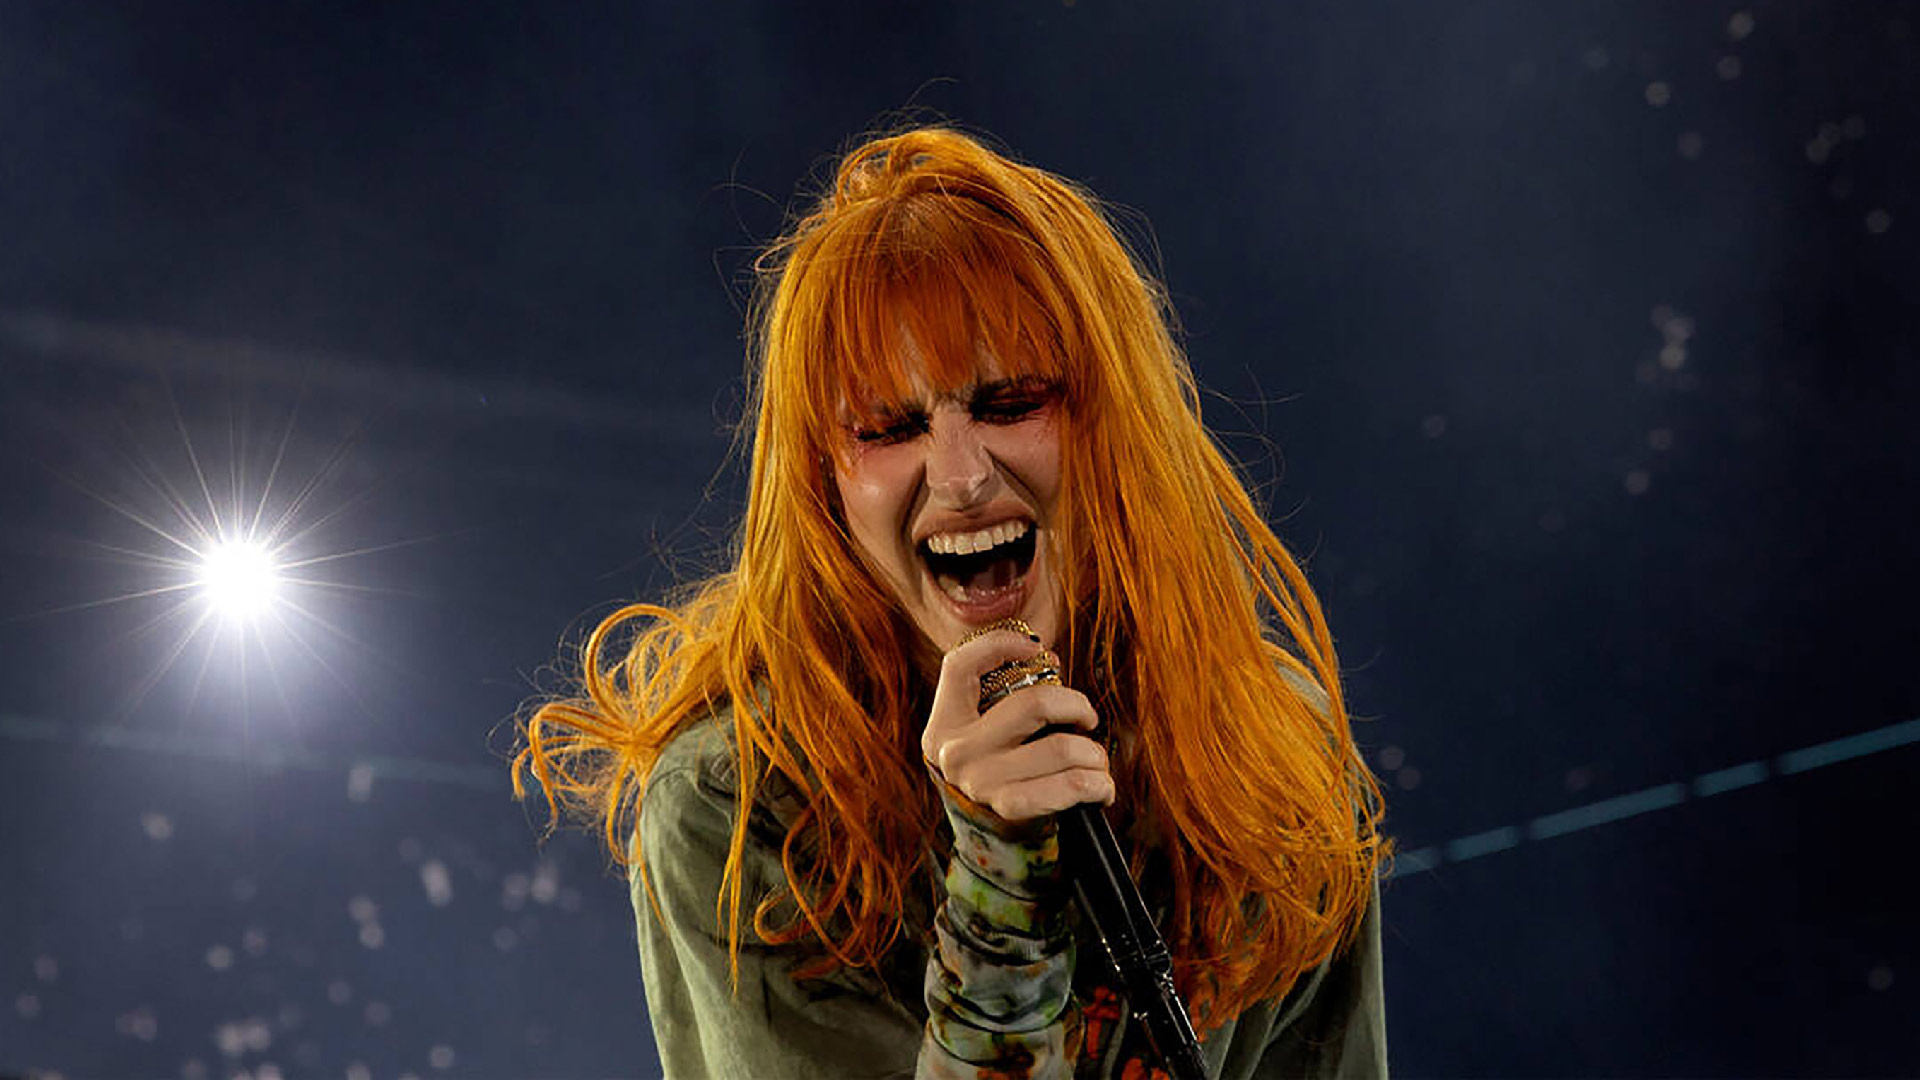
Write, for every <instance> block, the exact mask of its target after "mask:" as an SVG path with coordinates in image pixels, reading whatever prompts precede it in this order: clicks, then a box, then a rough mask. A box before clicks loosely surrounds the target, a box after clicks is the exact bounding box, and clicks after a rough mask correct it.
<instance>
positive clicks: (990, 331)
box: [805, 192, 1075, 419]
mask: <svg viewBox="0 0 1920 1080" xmlns="http://www.w3.org/2000/svg"><path fill="white" fill-rule="evenodd" d="M873 211H874V212H873V213H872V214H867V215H858V216H859V217H860V218H863V219H865V220H860V221H843V222H842V223H841V225H842V227H841V228H837V229H834V230H833V233H834V235H830V236H822V237H820V238H819V240H820V243H819V246H818V247H817V248H816V249H815V250H814V251H813V252H810V253H809V255H810V257H811V260H818V261H820V262H824V263H827V264H830V265H831V266H832V267H833V273H832V274H829V275H825V276H826V277H827V279H828V282H829V283H828V284H827V286H826V290H825V295H822V296H819V297H818V298H817V302H818V303H819V304H820V306H821V308H822V309H823V310H821V311H820V312H819V313H818V314H819V316H820V317H819V318H818V320H817V322H816V324H815V325H817V326H818V327H819V329H820V338H821V340H819V341H817V342H815V343H813V347H812V348H809V349H807V350H805V351H806V352H808V353H810V354H812V356H813V358H814V360H815V364H814V366H815V372H814V373H813V374H814V376H815V377H813V378H809V379H807V380H806V381H807V382H808V383H809V388H810V390H811V391H812V392H813V396H814V397H815V399H816V403H817V404H818V405H820V406H823V407H824V408H823V410H822V415H824V416H826V417H835V418H837V417H842V416H845V415H847V414H851V416H852V417H853V418H858V419H874V418H877V417H880V416H883V415H886V414H890V413H899V412H903V411H907V410H910V409H914V408H924V407H928V406H929V405H930V404H931V403H930V402H926V401H923V400H921V396H922V395H923V394H928V393H931V394H933V395H945V394H951V393H954V392H955V391H958V390H960V389H962V388H964V387H966V386H969V385H972V384H974V383H976V382H979V381H982V376H983V370H982V369H983V365H984V364H985V363H986V362H987V360H988V358H989V357H990V358H991V361H992V363H993V364H994V366H995V368H996V369H997V376H998V377H1000V378H1006V379H1014V380H1021V379H1035V378H1037V379H1042V380H1045V381H1047V382H1049V383H1055V384H1059V385H1061V386H1062V387H1063V388H1066V387H1070V386H1071V385H1072V384H1073V382H1074V381H1075V380H1074V379H1073V377H1072V373H1071V372H1070V371H1069V370H1068V367H1069V364H1068V357H1069V352H1068V349H1067V347H1066V342H1065V338H1066V335H1065V333H1063V329H1062V328H1063V325H1065V324H1066V323H1067V322H1068V319H1067V316H1066V310H1065V309H1066V305H1065V303H1064V302H1063V297H1064V295H1065V293H1064V290H1063V289H1062V288H1061V287H1060V284H1059V282H1057V281H1055V280H1054V279H1053V276H1052V273H1051V269H1050V260H1049V259H1048V258H1047V257H1046V255H1045V253H1044V252H1043V251H1042V250H1041V248H1040V245H1039V244H1038V243H1036V242H1035V241H1034V240H1033V239H1031V238H1030V237H1027V236H1024V235H1022V234H1021V233H1020V232H1019V231H1018V230H1017V229H1016V228H1015V227H1014V226H1013V225H1012V223H1011V222H1010V221H1008V220H1007V219H1006V218H1005V217H1004V216H1002V215H1001V214H1000V213H998V212H997V211H995V210H993V209H992V208H990V207H988V206H986V205H984V204H982V203H980V202H979V201H978V200H976V199H972V198H967V197H964V196H955V195H949V194H942V193H932V192H919V193H915V194H913V195H910V196H907V197H905V198H902V199H899V200H897V201H894V202H890V203H887V204H884V205H881V206H876V207H874V208H873ZM835 249H841V250H835Z"/></svg>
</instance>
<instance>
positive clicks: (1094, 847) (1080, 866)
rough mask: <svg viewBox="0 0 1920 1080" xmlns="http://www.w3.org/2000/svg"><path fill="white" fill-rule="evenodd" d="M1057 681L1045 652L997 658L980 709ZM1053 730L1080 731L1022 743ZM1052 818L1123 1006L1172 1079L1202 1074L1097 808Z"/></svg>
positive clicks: (1164, 963)
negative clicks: (1018, 658) (1005, 659)
mask: <svg viewBox="0 0 1920 1080" xmlns="http://www.w3.org/2000/svg"><path fill="white" fill-rule="evenodd" d="M1020 628H1021V629H1024V628H1025V627H1024V624H1022V625H1021V627H1020ZM1060 682H1061V679H1060V669H1059V661H1058V659H1057V658H1055V657H1054V656H1053V654H1052V653H1051V652H1049V651H1047V650H1042V651H1041V652H1040V654H1039V655H1038V656H1036V657H1034V658H1032V659H1030V660H1024V661H1011V662H1009V663H1006V664H1002V665H1000V666H999V667H997V668H995V669H994V670H992V671H990V672H988V673H987V674H986V675H985V676H983V677H982V678H981V695H980V711H982V712H985V711H986V710H987V709H989V708H991V707H992V706H993V705H994V704H995V703H996V702H998V701H1000V700H1001V699H1002V698H1005V697H1006V696H1007V695H1009V694H1012V693H1015V692H1017V691H1019V690H1023V689H1026V688H1027V687H1029V686H1037V685H1041V684H1044V683H1052V684H1056V685H1057V684H1059V683H1060ZM1057 731H1068V732H1074V733H1075V734H1078V732H1077V731H1076V730H1075V729H1073V728H1069V727H1066V726H1063V725H1053V726H1049V727H1046V728H1043V729H1042V730H1040V731H1038V732H1035V733H1034V734H1033V736H1032V737H1031V738H1029V739H1028V740H1027V741H1028V742H1032V741H1033V740H1034V739H1040V738H1044V737H1046V736H1047V735H1051V734H1053V733H1054V732H1057ZM1055 819H1056V821H1057V822H1058V824H1059V829H1060V857H1061V859H1062V860H1064V861H1065V863H1066V869H1067V877H1068V879H1069V880H1070V881H1071V882H1072V883H1073V892H1074V897H1075V899H1077V900H1078V901H1079V903H1080V910H1081V913H1082V914H1084V915H1085V916H1086V917H1087V919H1088V921H1089V922H1091V923H1092V924H1093V929H1094V932H1095V936H1097V937H1098V938H1099V939H1100V944H1101V947H1102V948H1104V949H1105V950H1106V953H1107V959H1108V960H1109V961H1111V962H1112V964H1113V968H1114V971H1116V972H1117V973H1119V976H1120V981H1121V986H1122V988H1123V989H1124V990H1125V992H1126V996H1127V1011H1128V1012H1130V1013H1132V1014H1133V1018H1134V1020H1135V1021H1136V1022H1138V1023H1140V1024H1141V1025H1142V1026H1144V1027H1145V1028H1146V1030H1147V1039H1148V1041H1149V1042H1150V1043H1152V1044H1153V1049H1154V1052H1155V1053H1156V1054H1158V1055H1159V1056H1160V1060H1161V1062H1162V1064H1164V1065H1165V1066H1166V1068H1167V1071H1168V1072H1169V1073H1171V1074H1172V1075H1173V1077H1174V1080H1206V1077H1207V1066H1206V1060H1205V1058H1204V1057H1203V1056H1202V1054H1201V1052H1200V1040H1199V1038H1198V1036H1196V1035H1195V1034H1194V1030H1193V1022H1192V1021H1191V1020H1190V1019H1188V1017H1187V1006H1186V1002H1185V1001H1183V1000H1181V998H1180V992H1179V990H1178V989H1177V988H1175V986H1174V984H1173V954H1172V953H1171V952H1169V951H1168V949H1167V943H1166V941H1165V939H1163V938H1162V937H1161V936H1160V930H1159V928H1158V927H1156V926H1155V925H1154V924H1153V916H1152V915H1151V914H1149V913H1148V911H1147V905H1146V902H1145V901H1144V900H1142V899H1141V898H1140V887H1139V886H1138V885H1136V884H1135V883H1134V880H1133V875H1132V874H1131V873H1130V872H1128V870H1127V860H1126V856H1125V855H1124V854H1123V853H1122V852H1121V850H1120V842H1119V840H1118V839H1116V838H1115V837H1114V835H1113V826H1112V825H1111V824H1109V823H1108V821H1107V816H1106V815H1105V814H1104V813H1102V812H1101V809H1100V807H1098V806H1093V805H1090V804H1086V803H1082V804H1080V805H1078V806H1070V807H1068V808H1067V809H1065V810H1062V811H1061V812H1060V813H1059V814H1057V815H1055Z"/></svg>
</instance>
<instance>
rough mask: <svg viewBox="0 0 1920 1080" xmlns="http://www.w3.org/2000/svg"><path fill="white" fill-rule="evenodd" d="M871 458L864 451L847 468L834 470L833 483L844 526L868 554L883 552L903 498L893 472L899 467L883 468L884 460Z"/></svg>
mask: <svg viewBox="0 0 1920 1080" xmlns="http://www.w3.org/2000/svg"><path fill="white" fill-rule="evenodd" d="M875 457H876V455H873V454H867V455H865V456H864V457H862V458H861V459H860V460H859V461H857V462H856V463H855V464H854V465H852V466H851V467H843V468H837V469H835V470H834V482H835V483H836V484H837V485H838V486H839V489H840V505H841V506H842V507H843V508H844V509H845V512H846V515H847V529H848V530H849V531H850V532H852V533H853V536H854V539H856V540H858V541H859V542H860V543H861V545H862V546H864V547H866V548H867V549H868V551H869V553H871V554H873V555H884V554H885V552H884V551H883V550H880V549H881V548H884V547H886V546H888V544H887V541H888V540H889V539H890V538H891V537H892V536H893V535H894V533H896V532H898V531H899V516H900V514H901V512H902V509H901V508H902V507H903V506H904V505H905V497H904V495H903V494H902V492H901V490H900V481H899V477H898V476H897V475H894V474H896V473H897V472H898V471H899V470H897V469H888V468H886V463H885V462H883V461H876V460H875Z"/></svg>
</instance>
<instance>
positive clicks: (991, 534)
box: [927, 521, 1029, 555]
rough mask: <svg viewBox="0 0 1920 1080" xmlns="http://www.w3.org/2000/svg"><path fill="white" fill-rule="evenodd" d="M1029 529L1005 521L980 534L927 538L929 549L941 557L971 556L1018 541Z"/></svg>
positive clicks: (1024, 525)
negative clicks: (1010, 541) (977, 552)
mask: <svg viewBox="0 0 1920 1080" xmlns="http://www.w3.org/2000/svg"><path fill="white" fill-rule="evenodd" d="M1028 528H1029V525H1028V524H1027V522H1024V521H1003V522H1001V523H1000V524H998V525H989V526H987V527H986V528H984V529H981V530H980V531H979V532H967V533H935V534H933V535H932V536H929V537H927V549H928V550H929V551H932V552H934V553H936V554H940V555H971V554H973V553H974V552H976V551H985V550H987V549H988V548H990V547H995V546H997V545H1000V544H1004V543H1006V542H1008V541H1009V540H1018V539H1019V538H1021V537H1023V536H1025V535H1027V529H1028Z"/></svg>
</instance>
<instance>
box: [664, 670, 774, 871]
mask: <svg viewBox="0 0 1920 1080" xmlns="http://www.w3.org/2000/svg"><path fill="white" fill-rule="evenodd" d="M743 769H747V770H751V772H752V773H753V775H755V776H756V777H758V782H757V783H756V784H755V785H754V798H753V805H752V807H751V812H750V814H749V820H748V842H749V845H751V844H753V843H755V842H760V843H765V844H771V845H773V846H774V847H775V848H776V849H777V847H778V845H779V844H780V842H781V840H782V839H783V838H784V836H785V835H786V832H787V829H788V827H789V826H791V825H792V823H793V821H794V819H795V818H796V817H797V816H798V815H799V813H800V811H801V810H802V809H803V803H802V801H801V799H800V798H799V795H798V792H797V791H796V789H795V788H794V786H793V784H792V783H791V782H790V781H789V780H788V779H787V778H786V777H784V776H782V775H780V774H779V773H778V772H775V771H771V770H768V769H766V767H765V759H764V757H762V756H761V755H760V754H758V753H757V752H755V751H753V750H752V748H751V747H749V751H748V753H747V754H745V755H742V754H741V752H740V748H739V742H738V739H737V736H736V734H735V731H734V723H733V708H732V706H731V705H730V704H728V703H726V702H721V703H719V704H717V705H716V706H715V707H714V708H713V709H711V710H709V711H707V712H706V713H703V714H701V715H699V716H696V717H694V718H692V719H691V720H689V721H688V722H687V723H686V724H685V725H684V726H683V727H682V728H681V729H680V730H679V731H678V732H676V733H675V734H674V735H673V736H672V737H671V738H669V739H668V740H667V744H666V745H665V746H664V747H662V749H661V752H660V756H659V758H658V759H657V760H656V761H655V762H654V766H653V770H652V772H651V773H650V774H649V775H648V777H647V781H646V787H645V789H644V793H643V794H642V796H641V801H640V815H639V816H640V820H639V826H640V827H639V829H638V831H637V835H636V837H635V839H636V841H638V842H639V843H640V844H642V845H643V846H645V847H648V848H656V847H658V846H661V845H663V844H672V843H675V842H676V841H684V840H686V839H690V838H693V837H711V838H716V839H730V837H731V834H732V832H733V827H734V821H735V818H736V817H737V816H738V812H739V811H738V808H739V793H740V788H741V783H740V776H741V772H742V770H743ZM689 834H691V836H689ZM676 846H677V845H676ZM649 857H651V851H650V852H649Z"/></svg>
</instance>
